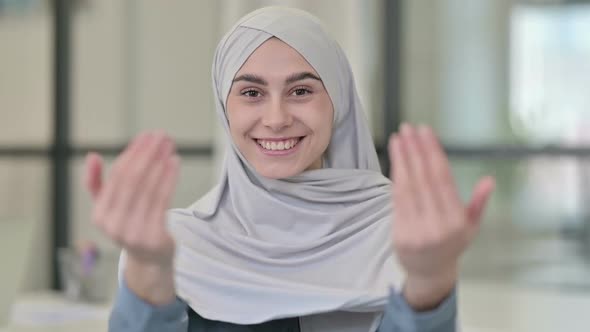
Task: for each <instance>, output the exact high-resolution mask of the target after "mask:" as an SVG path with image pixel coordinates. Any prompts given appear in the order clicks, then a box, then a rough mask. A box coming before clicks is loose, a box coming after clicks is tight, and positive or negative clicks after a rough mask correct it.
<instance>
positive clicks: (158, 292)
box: [124, 256, 176, 305]
mask: <svg viewBox="0 0 590 332" xmlns="http://www.w3.org/2000/svg"><path fill="white" fill-rule="evenodd" d="M124 273H125V281H126V284H127V287H128V288H129V289H130V290H131V291H132V292H133V293H134V294H136V295H137V296H138V297H139V298H141V299H142V300H144V301H146V302H148V303H150V304H153V305H165V304H168V303H171V302H173V301H174V299H175V297H176V290H175V286H174V268H173V264H156V263H148V262H145V261H140V260H136V259H134V258H133V257H131V256H129V257H128V258H127V261H126V264H125V272H124Z"/></svg>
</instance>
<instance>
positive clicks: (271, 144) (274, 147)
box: [257, 138, 299, 151]
mask: <svg viewBox="0 0 590 332" xmlns="http://www.w3.org/2000/svg"><path fill="white" fill-rule="evenodd" d="M257 142H258V145H260V146H261V147H263V148H265V149H267V150H271V151H282V150H289V149H291V148H293V147H294V146H295V145H297V143H298V142H299V139H298V138H293V139H289V140H285V141H279V142H276V141H265V140H257Z"/></svg>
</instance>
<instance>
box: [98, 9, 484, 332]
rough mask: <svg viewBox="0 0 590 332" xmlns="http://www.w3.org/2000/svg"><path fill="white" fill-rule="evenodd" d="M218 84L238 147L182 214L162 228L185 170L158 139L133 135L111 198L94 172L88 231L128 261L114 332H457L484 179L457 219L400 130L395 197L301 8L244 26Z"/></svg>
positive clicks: (423, 144) (331, 46) (450, 195)
mask: <svg viewBox="0 0 590 332" xmlns="http://www.w3.org/2000/svg"><path fill="white" fill-rule="evenodd" d="M213 85H214V92H215V97H216V103H217V112H218V114H219V116H220V119H221V121H222V123H223V125H224V128H225V132H226V134H227V135H228V136H229V137H230V138H231V140H230V141H231V147H230V148H229V149H228V151H227V154H226V159H225V162H224V170H223V172H222V174H223V176H222V177H221V179H220V181H219V183H218V185H217V186H216V187H214V188H213V189H212V190H211V191H210V192H209V193H207V194H206V195H205V196H204V197H202V198H201V199H200V200H198V201H197V202H196V203H195V204H193V205H192V206H190V207H189V208H186V209H174V210H171V211H169V212H168V214H167V215H166V211H167V208H168V205H169V201H170V196H171V195H172V192H173V190H174V187H175V181H176V178H177V175H178V164H179V159H178V157H177V156H176V154H175V152H174V144H173V142H172V140H171V139H170V138H168V137H167V136H166V135H165V134H163V133H160V132H149V133H144V134H141V135H139V136H138V137H136V138H135V139H134V140H133V142H132V143H131V144H130V145H129V146H128V147H127V148H126V150H125V151H124V152H123V153H122V154H121V155H120V156H119V157H118V159H117V160H116V162H115V164H114V166H113V170H112V174H111V176H110V177H109V179H108V181H107V182H105V183H104V185H103V184H102V180H101V170H102V162H101V159H100V157H98V156H97V155H95V154H91V155H89V156H88V158H87V186H88V188H89V190H90V191H91V192H92V194H93V196H94V199H95V207H94V212H93V219H94V222H95V223H96V224H97V225H98V227H99V228H101V229H102V230H103V231H104V232H105V233H106V234H107V235H108V236H109V237H110V238H112V239H113V240H114V241H116V242H117V243H118V244H120V245H121V246H122V247H123V249H124V254H123V255H122V259H121V262H120V281H121V282H120V286H121V287H120V289H119V293H118V296H117V301H116V304H115V306H114V309H113V313H112V315H111V321H110V329H111V331H162V332H165V331H170V332H172V331H175V332H181V331H182V332H185V331H376V330H378V331H381V332H384V331H454V330H455V318H456V317H455V316H456V302H455V301H456V300H455V291H454V287H455V284H456V281H457V265H458V259H459V256H460V255H461V253H462V252H463V251H464V250H465V248H466V247H467V246H468V244H469V243H470V241H471V239H472V238H473V236H474V235H475V233H476V230H477V228H478V222H479V219H480V215H481V213H482V210H483V208H484V205H485V203H486V201H487V199H488V197H489V195H490V193H491V192H492V190H493V180H492V179H490V178H486V179H483V180H482V181H481V182H480V183H479V184H478V186H477V187H476V190H475V193H474V196H473V198H472V201H471V202H470V203H469V205H468V206H464V205H463V204H462V203H461V201H460V199H459V197H458V195H457V191H456V188H455V185H454V184H453V182H452V179H451V175H450V171H449V165H448V161H447V159H446V157H445V155H444V152H443V151H442V149H441V147H440V145H439V144H438V142H437V140H436V138H435V137H434V134H433V133H432V131H431V130H429V129H428V128H420V129H415V128H412V127H411V126H409V125H405V126H403V128H402V130H401V133H400V134H399V135H393V136H392V138H391V139H390V150H389V152H390V156H391V158H392V160H393V162H394V166H395V167H394V171H393V174H392V177H393V182H394V183H395V186H393V189H392V188H391V182H390V180H389V179H387V178H386V177H383V176H382V175H381V173H380V170H379V166H378V161H377V156H376V152H375V149H374V145H373V142H372V140H371V136H370V132H369V129H368V126H367V123H366V120H365V118H364V114H363V110H362V107H361V104H360V102H359V98H358V95H357V92H356V88H355V86H354V82H353V77H352V73H351V70H350V66H349V64H348V61H347V60H346V57H345V55H344V54H343V52H342V50H341V49H340V47H339V46H338V45H337V44H336V42H335V41H333V40H332V39H331V38H329V37H328V36H327V35H326V33H325V32H324V30H323V29H322V28H321V26H320V23H319V22H318V21H317V19H315V18H314V17H312V16H311V15H309V14H307V13H305V12H302V11H300V10H295V9H286V8H277V7H271V8H264V9H260V10H257V11H255V12H253V13H251V14H249V15H247V16H245V17H244V18H242V19H241V20H240V21H239V22H238V23H237V24H236V25H235V26H234V27H233V28H232V29H231V30H230V31H229V32H228V33H227V34H226V36H225V37H224V38H223V39H222V40H221V42H220V43H219V46H218V48H217V50H216V54H215V58H214V63H213ZM392 206H394V207H395V208H394V209H392ZM392 221H393V223H392ZM392 225H393V229H392ZM392 243H393V246H392ZM394 252H395V255H394ZM396 256H397V260H399V265H401V267H402V268H403V272H404V273H405V275H406V280H405V282H404V284H403V287H399V285H400V284H401V282H402V276H400V275H399V274H398V273H396V271H397V269H396V266H398V263H397V261H396V259H395V258H396ZM394 285H398V287H397V288H393V286H394ZM400 288H401V290H400Z"/></svg>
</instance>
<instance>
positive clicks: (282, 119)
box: [262, 100, 293, 131]
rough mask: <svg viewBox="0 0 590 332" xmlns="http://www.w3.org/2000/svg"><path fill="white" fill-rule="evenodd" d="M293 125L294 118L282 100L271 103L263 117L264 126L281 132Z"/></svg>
mask: <svg viewBox="0 0 590 332" xmlns="http://www.w3.org/2000/svg"><path fill="white" fill-rule="evenodd" d="M292 123H293V117H292V116H291V114H290V113H289V112H288V110H286V109H285V107H284V105H283V104H282V102H281V101H280V100H275V101H273V102H272V103H270V104H269V105H268V107H267V108H266V109H265V110H264V114H263V115H262V125H263V126H265V127H268V128H270V129H271V130H273V131H280V130H281V129H284V128H287V127H289V126H291V124H292Z"/></svg>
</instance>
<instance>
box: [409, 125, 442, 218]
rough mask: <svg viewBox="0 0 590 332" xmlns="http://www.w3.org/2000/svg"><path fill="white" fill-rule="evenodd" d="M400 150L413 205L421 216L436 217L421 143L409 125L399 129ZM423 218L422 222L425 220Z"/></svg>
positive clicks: (435, 208)
mask: <svg viewBox="0 0 590 332" xmlns="http://www.w3.org/2000/svg"><path fill="white" fill-rule="evenodd" d="M401 137H402V139H401V150H402V154H403V156H404V159H406V160H407V165H408V177H409V179H408V181H409V183H410V186H411V187H412V192H413V194H414V195H413V197H412V199H413V200H414V201H415V202H414V205H415V206H416V207H417V208H418V209H419V210H418V212H419V214H420V215H422V216H436V215H438V214H439V213H437V207H436V203H435V200H434V197H433V195H432V190H433V188H431V185H430V184H429V183H428V174H427V172H426V160H424V158H423V156H424V152H423V151H422V149H423V148H422V146H421V144H420V143H421V142H420V140H419V137H418V135H417V133H416V131H415V129H414V128H413V127H412V126H410V125H409V124H403V125H402V128H401ZM426 219H428V218H425V219H423V220H426Z"/></svg>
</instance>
